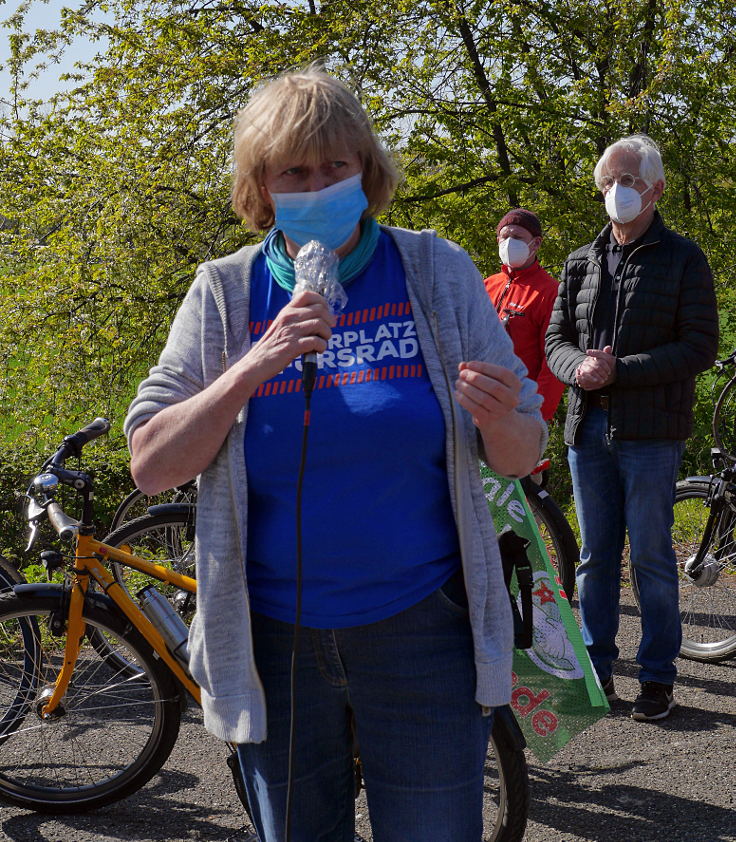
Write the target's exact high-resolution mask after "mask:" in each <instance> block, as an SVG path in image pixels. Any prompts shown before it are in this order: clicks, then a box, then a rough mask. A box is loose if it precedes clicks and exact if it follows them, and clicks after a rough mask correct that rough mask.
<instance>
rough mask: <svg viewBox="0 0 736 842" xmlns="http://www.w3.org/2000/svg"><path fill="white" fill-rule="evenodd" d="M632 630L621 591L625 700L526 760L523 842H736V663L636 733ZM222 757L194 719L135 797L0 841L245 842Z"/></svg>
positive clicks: (620, 671) (17, 830)
mask: <svg viewBox="0 0 736 842" xmlns="http://www.w3.org/2000/svg"><path fill="white" fill-rule="evenodd" d="M638 626H639V618H638V612H637V609H636V607H635V605H634V603H633V600H632V598H631V594H630V591H629V590H628V589H624V591H623V610H622V617H621V633H620V639H619V644H620V648H621V657H620V660H619V662H618V664H617V665H616V669H615V676H616V689H617V691H618V693H619V695H620V696H622V698H623V699H624V700H625V701H622V702H620V703H615V704H614V707H613V708H612V711H611V713H610V714H609V715H608V716H606V717H605V718H604V719H602V720H600V721H599V722H598V723H596V724H595V725H594V726H592V727H591V728H589V729H588V730H587V731H585V732H584V733H583V734H580V735H579V736H578V737H576V738H575V739H574V740H573V741H572V742H571V743H569V744H568V745H567V746H566V747H565V748H564V749H563V750H562V751H560V752H559V753H558V754H557V755H555V757H554V758H553V759H552V760H551V761H550V762H549V763H547V764H541V763H538V762H537V761H536V760H535V759H534V758H533V756H531V755H528V761H529V776H530V784H531V797H532V802H531V809H530V814H529V822H528V825H527V833H526V837H525V839H526V842H736V660H730V661H726V662H723V663H721V664H703V663H696V662H694V661H686V660H680V661H679V662H678V668H679V681H678V683H677V685H676V688H675V697H676V699H677V702H678V706H677V707H676V708H675V709H674V711H673V712H672V714H671V715H670V717H669V718H667V719H665V720H662V721H661V722H660V723H639V722H634V721H633V720H632V719H631V718H630V710H631V702H632V701H633V699H634V697H635V696H636V693H637V690H638V682H637V678H636V676H637V668H636V663H635V654H636V646H637V642H638ZM225 757H226V750H225V748H224V746H222V744H220V743H219V742H218V741H217V740H215V739H214V738H212V737H210V736H209V735H208V734H207V733H206V732H205V731H204V729H203V728H202V725H201V720H200V716H199V713H198V712H197V711H195V710H192V709H191V708H190V709H189V711H187V713H186V714H185V717H184V720H183V726H182V731H181V734H180V737H179V741H178V743H177V745H176V747H175V749H174V752H173V753H172V755H171V757H170V758H169V760H168V762H167V763H166V765H165V766H164V768H163V769H162V770H161V772H160V773H159V774H158V775H157V776H156V777H155V778H154V779H153V780H152V781H151V782H150V783H149V784H148V785H147V786H146V787H145V788H144V789H143V790H141V791H140V792H138V793H136V794H135V795H133V796H131V797H130V798H128V799H127V800H125V801H123V802H121V803H118V804H116V805H114V806H112V807H108V808H105V809H102V810H99V811H97V812H94V813H90V814H87V815H83V816H46V815H39V814H34V813H29V812H26V811H24V810H21V809H18V808H15V807H12V806H2V807H0V839H2V840H12V842H117V840H126V842H164V840H166V842H192V840H208V842H251V840H252V838H253V837H252V836H251V833H250V827H249V825H248V824H247V820H246V818H245V816H244V814H243V810H242V807H241V805H240V802H239V801H238V799H237V796H236V795H235V792H234V789H233V786H232V783H231V778H230V772H229V769H228V768H227V766H226V764H225ZM357 809H358V829H359V831H360V834H361V836H362V838H363V839H365V840H370V832H369V830H368V827H367V811H366V809H365V802H364V801H362V800H361V801H359V802H358V806H357ZM406 842H421V840H406ZM447 842H453V840H447Z"/></svg>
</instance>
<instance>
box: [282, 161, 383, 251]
mask: <svg viewBox="0 0 736 842" xmlns="http://www.w3.org/2000/svg"><path fill="white" fill-rule="evenodd" d="M271 199H273V204H274V208H275V211H276V221H275V223H274V225H275V227H276V228H278V229H279V230H280V231H282V232H283V233H284V234H285V235H286V236H287V237H288V238H289V239H290V240H293V241H294V242H295V243H296V244H297V245H298V246H300V247H301V246H303V245H306V244H307V243H308V242H309V241H310V240H317V241H318V242H320V243H322V245H323V246H326V247H327V248H328V249H337V248H339V247H340V246H341V245H343V243H345V242H346V241H347V240H348V239H350V235H351V234H352V233H353V231H354V230H355V227H356V226H357V225H358V223H359V222H360V218H361V216H362V215H363V211H364V210H365V209H366V208H367V207H368V199H367V198H366V195H365V193H364V192H363V188H362V186H361V174H360V173H358V174H357V175H354V176H351V177H350V178H346V179H344V180H343V181H338V182H337V183H336V184H331V185H330V186H329V187H325V188H324V189H323V190H314V191H312V192H309V193H272V194H271Z"/></svg>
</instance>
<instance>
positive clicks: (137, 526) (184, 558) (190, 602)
mask: <svg viewBox="0 0 736 842" xmlns="http://www.w3.org/2000/svg"><path fill="white" fill-rule="evenodd" d="M103 543H105V544H109V545H110V546H112V547H119V548H123V547H124V548H125V549H127V550H128V551H130V552H131V553H133V554H134V555H137V556H139V557H140V558H145V559H147V560H148V561H154V562H156V564H160V565H161V566H163V567H168V568H169V569H170V570H175V571H176V572H177V573H183V574H185V575H187V576H194V509H191V510H189V511H186V512H177V513H172V514H165V515H146V516H145V517H140V518H137V519H136V520H131V521H129V522H128V523H125V524H123V526H121V527H120V529H118V530H116V531H115V532H113V533H112V534H111V535H108V536H107V538H105V539H104V540H103ZM110 571H111V573H112V574H113V576H114V577H115V579H116V580H117V581H118V582H119V583H120V584H121V585H122V586H123V587H124V588H125V590H126V591H127V592H128V594H129V595H130V597H131V599H133V600H134V601H135V600H136V594H137V593H138V591H139V590H140V589H141V588H143V587H145V586H146V585H151V584H153V585H155V586H156V587H157V588H158V590H160V591H161V593H163V594H164V595H165V596H166V597H167V598H168V599H169V600H170V601H171V604H172V605H173V606H174V608H176V610H177V611H178V613H179V615H180V616H181V618H182V619H183V620H184V622H185V623H187V625H188V624H189V623H190V622H191V621H192V617H193V616H194V609H195V602H196V597H195V596H194V594H192V593H189V592H188V591H183V590H180V589H179V588H175V587H174V586H172V585H167V584H165V583H164V582H159V581H157V580H156V579H151V578H150V577H148V576H146V575H145V574H144V573H140V572H139V571H138V570H133V569H132V568H130V567H125V566H124V565H122V564H117V563H116V562H114V561H113V562H110ZM90 640H91V642H92V645H93V646H95V647H96V649H97V651H98V652H99V653H100V655H102V656H103V657H105V658H108V659H109V660H110V663H111V666H112V667H114V668H115V669H118V670H127V671H128V672H129V674H131V675H133V674H135V673H136V672H137V670H138V667H137V665H136V664H135V663H132V662H130V661H127V660H126V658H125V652H124V651H120V650H119V649H118V648H117V647H116V646H115V645H114V642H113V641H110V640H108V639H107V638H105V637H104V636H102V635H98V634H97V633H94V634H93V635H91V637H90Z"/></svg>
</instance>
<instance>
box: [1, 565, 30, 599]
mask: <svg viewBox="0 0 736 842" xmlns="http://www.w3.org/2000/svg"><path fill="white" fill-rule="evenodd" d="M23 581H24V580H23V574H22V573H21V572H20V570H18V568H17V567H15V566H13V565H12V564H11V563H10V562H9V561H7V560H6V559H4V558H3V557H2V556H0V593H3V592H4V591H8V590H10V589H11V588H12V587H13V585H20V584H21V582H23Z"/></svg>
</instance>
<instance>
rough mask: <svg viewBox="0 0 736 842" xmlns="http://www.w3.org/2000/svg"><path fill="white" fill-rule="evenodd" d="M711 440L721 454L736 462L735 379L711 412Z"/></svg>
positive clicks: (735, 378)
mask: <svg viewBox="0 0 736 842" xmlns="http://www.w3.org/2000/svg"><path fill="white" fill-rule="evenodd" d="M713 440H714V442H715V445H716V447H717V448H718V449H719V450H720V451H721V453H723V454H724V455H726V456H728V457H729V458H730V459H733V460H734V461H736V377H732V378H731V379H730V380H729V381H728V383H726V385H725V386H724V388H723V391H722V392H721V394H720V395H719V396H718V401H717V402H716V407H715V409H714V410H713Z"/></svg>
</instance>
